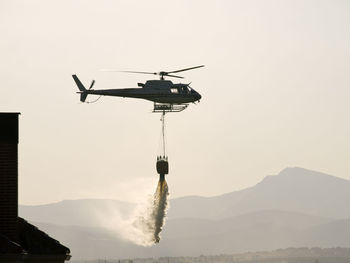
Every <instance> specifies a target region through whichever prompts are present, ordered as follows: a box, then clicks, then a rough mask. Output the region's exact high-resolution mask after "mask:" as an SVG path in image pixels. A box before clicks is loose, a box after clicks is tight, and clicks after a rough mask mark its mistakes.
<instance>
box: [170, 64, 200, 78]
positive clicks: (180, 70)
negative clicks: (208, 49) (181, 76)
mask: <svg viewBox="0 0 350 263" xmlns="http://www.w3.org/2000/svg"><path fill="white" fill-rule="evenodd" d="M202 67H204V65H200V66H196V67H192V68H184V69H179V70H175V71H168V73H177V72H182V71H186V70H191V69H195V68H202ZM168 76H169V75H168Z"/></svg>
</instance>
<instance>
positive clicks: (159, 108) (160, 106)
mask: <svg viewBox="0 0 350 263" xmlns="http://www.w3.org/2000/svg"><path fill="white" fill-rule="evenodd" d="M187 107H188V104H168V103H156V102H155V103H154V108H153V112H180V111H183V110H184V109H186V108H187Z"/></svg>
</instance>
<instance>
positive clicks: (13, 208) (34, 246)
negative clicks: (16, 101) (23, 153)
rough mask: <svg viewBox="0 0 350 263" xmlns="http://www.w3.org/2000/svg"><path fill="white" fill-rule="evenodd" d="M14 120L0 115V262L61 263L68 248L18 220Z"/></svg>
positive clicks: (12, 115)
mask: <svg viewBox="0 0 350 263" xmlns="http://www.w3.org/2000/svg"><path fill="white" fill-rule="evenodd" d="M18 116H19V113H0V262H38V261H40V262H43V263H45V262H46V263H49V262H50V263H62V262H64V261H65V260H69V259H70V257H71V256H70V255H69V254H70V250H69V248H67V247H65V246H63V245H61V244H60V243H59V242H58V241H57V240H55V239H53V238H51V237H50V236H48V235H47V234H46V233H44V232H43V231H40V230H39V229H38V228H37V227H35V226H34V225H32V224H29V223H28V222H27V221H26V220H24V219H23V218H20V217H18Z"/></svg>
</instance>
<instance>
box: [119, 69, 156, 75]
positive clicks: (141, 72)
mask: <svg viewBox="0 0 350 263" xmlns="http://www.w3.org/2000/svg"><path fill="white" fill-rule="evenodd" d="M119 72H126V73H140V74H151V75H158V73H157V72H145V71H128V70H121V71H119Z"/></svg>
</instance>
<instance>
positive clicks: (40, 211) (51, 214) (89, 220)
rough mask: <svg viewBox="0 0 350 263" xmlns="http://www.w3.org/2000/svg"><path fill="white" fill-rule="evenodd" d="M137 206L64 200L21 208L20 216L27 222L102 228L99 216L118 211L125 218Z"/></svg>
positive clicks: (119, 202) (106, 201) (21, 206)
mask: <svg viewBox="0 0 350 263" xmlns="http://www.w3.org/2000/svg"><path fill="white" fill-rule="evenodd" d="M134 208H135V204H132V203H127V202H122V201H117V200H106V199H81V200H64V201H61V202H58V203H52V204H47V205H38V206H25V205H20V206H19V214H20V216H22V217H24V218H25V219H27V220H30V221H35V222H47V223H50V224H56V225H67V226H68V225H77V226H89V227H100V226H101V225H100V224H101V223H100V220H99V215H101V214H102V215H105V216H106V217H108V216H111V214H112V213H114V212H115V211H118V214H120V216H122V217H123V216H124V217H125V218H126V217H128V216H129V215H130V213H131V212H132V211H133V209H134Z"/></svg>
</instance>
